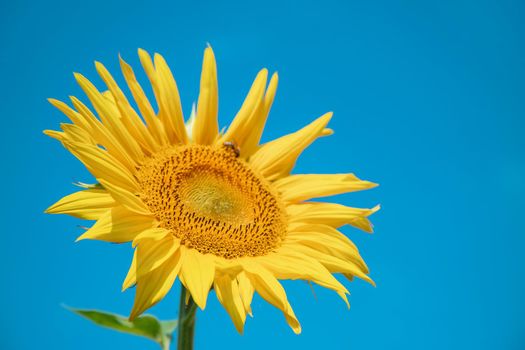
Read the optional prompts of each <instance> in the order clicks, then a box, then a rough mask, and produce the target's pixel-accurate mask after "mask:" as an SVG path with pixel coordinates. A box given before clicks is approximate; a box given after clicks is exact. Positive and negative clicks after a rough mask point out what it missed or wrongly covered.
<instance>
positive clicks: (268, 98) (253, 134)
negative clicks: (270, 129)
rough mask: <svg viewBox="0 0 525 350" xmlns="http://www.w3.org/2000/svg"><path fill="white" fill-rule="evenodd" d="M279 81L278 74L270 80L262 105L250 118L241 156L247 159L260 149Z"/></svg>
mask: <svg viewBox="0 0 525 350" xmlns="http://www.w3.org/2000/svg"><path fill="white" fill-rule="evenodd" d="M278 81H279V78H278V75H277V73H274V74H273V75H272V78H271V79H270V84H269V85H268V90H267V91H266V93H265V95H264V99H263V101H262V104H261V105H260V107H259V108H257V109H256V111H255V113H253V114H252V115H251V116H250V122H249V123H248V124H249V125H250V128H249V130H248V132H247V138H246V141H245V142H244V145H243V147H242V148H241V154H243V155H244V157H246V158H248V157H250V156H251V155H252V154H254V153H255V152H256V151H257V150H258V148H259V142H260V141H261V136H262V133H263V130H264V126H265V124H266V120H267V119H268V114H269V113H270V108H271V107H272V104H273V100H274V97H275V93H276V92H277V84H278Z"/></svg>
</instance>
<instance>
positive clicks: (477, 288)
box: [0, 0, 525, 350]
mask: <svg viewBox="0 0 525 350" xmlns="http://www.w3.org/2000/svg"><path fill="white" fill-rule="evenodd" d="M524 15H525V6H524V5H523V3H522V2H519V1H510V0H503V1H483V0H482V1H436V2H433V1H425V2H421V1H408V0H407V1H386V0H385V1H380V0H377V1H366V2H364V1H353V0H352V1H339V2H338V1H331V0H327V1H322V2H321V1H318V2H311V1H300V2H299V1H297V2H284V1H273V0H269V1H265V2H257V3H255V2H253V3H248V2H245V1H238V2H218V1H200V2H198V3H196V4H191V2H189V1H187V2H178V1H169V2H168V1H167V2H156V3H154V4H153V3H150V2H146V1H141V2H139V1H128V2H111V3H110V2H103V1H97V0H95V1H89V2H86V3H83V4H74V3H71V2H59V1H46V2H42V3H34V2H29V1H16V2H6V1H3V2H2V3H1V4H0V43H1V47H2V49H1V54H0V63H1V64H0V76H1V81H2V84H0V92H1V96H2V99H1V100H2V102H1V103H0V116H1V118H2V126H3V128H2V129H3V130H4V131H3V133H2V137H1V142H2V148H3V149H4V152H3V159H4V160H3V166H2V172H1V181H2V183H3V201H2V203H1V206H2V221H3V228H2V243H1V244H0V259H1V261H0V273H1V276H2V282H1V283H2V284H1V287H2V288H0V308H1V313H0V329H1V332H2V334H1V337H0V347H1V348H3V349H33V348H35V347H38V348H42V349H93V348H100V349H110V348H126V349H129V350H133V349H155V348H156V345H155V344H153V343H151V344H150V343H149V342H148V341H147V340H143V339H140V338H134V337H130V336H127V335H122V334H118V333H114V332H111V331H108V330H105V329H100V328H97V327H96V326H93V325H91V324H89V323H88V322H87V321H85V320H83V319H80V318H78V317H77V316H74V315H72V314H70V313H68V312H67V311H65V310H64V309H63V308H61V307H60V304H61V303H65V304H68V305H71V306H76V307H85V308H99V309H105V310H110V311H114V312H118V313H121V314H127V313H128V312H129V310H130V308H131V305H132V300H133V291H129V292H126V293H121V292H120V285H121V282H122V279H123V278H124V276H125V274H126V271H127V268H128V264H129V261H130V259H131V255H132V252H131V248H130V247H129V246H128V245H112V244H108V243H101V242H85V241H84V242H81V243H73V241H74V239H75V238H76V236H77V235H78V234H79V233H80V232H81V229H80V228H79V227H78V226H79V225H82V224H83V222H81V221H80V220H76V219H73V218H69V217H65V216H50V215H45V214H43V210H44V209H45V208H46V207H47V206H48V205H50V204H51V203H53V202H54V201H56V200H57V199H58V198H60V197H61V196H63V195H65V194H68V193H70V192H72V191H74V190H75V188H74V187H73V186H72V183H73V182H76V181H85V182H89V181H90V180H91V177H90V175H89V174H88V173H87V172H86V171H85V170H84V169H83V168H82V166H81V165H80V163H78V162H77V161H76V160H75V159H74V158H73V157H72V156H71V155H69V154H68V153H67V152H66V151H65V150H64V149H62V147H61V146H60V145H59V144H58V143H57V142H55V141H53V140H51V139H49V138H47V137H45V136H44V135H43V134H42V130H43V129H47V128H58V126H59V123H61V122H65V121H66V117H65V116H63V115H61V114H60V113H59V112H58V111H56V110H54V109H53V108H52V107H51V106H50V105H49V104H48V103H47V102H46V98H47V97H55V98H58V99H67V96H68V95H76V96H79V97H81V98H83V99H85V98H84V96H83V94H82V93H81V91H80V89H79V88H78V87H77V86H76V85H75V82H74V79H73V76H72V72H74V71H77V72H81V73H83V74H84V75H86V76H87V77H88V78H92V79H93V81H94V82H95V83H96V84H97V85H98V86H101V85H100V83H101V82H100V80H99V79H98V78H97V76H96V72H95V69H94V65H93V62H94V60H99V61H101V62H103V63H104V64H105V65H106V66H107V67H108V68H109V69H110V71H113V72H114V73H115V75H117V77H118V79H119V81H120V82H122V77H121V76H120V74H117V72H118V58H117V57H118V54H119V53H120V54H121V55H122V56H123V57H124V58H125V59H126V60H127V61H128V62H129V63H131V64H133V65H134V66H137V65H138V57H137V54H136V50H137V48H139V47H142V48H144V49H147V50H149V51H151V52H159V53H162V54H163V55H164V56H165V58H166V59H167V61H168V63H169V64H170V65H171V67H172V69H173V71H174V74H175V76H176V78H177V81H178V84H179V89H180V91H181V96H182V100H183V104H184V110H185V113H186V114H187V115H188V114H189V112H190V110H191V103H192V102H193V101H194V100H195V99H196V97H197V93H198V79H199V70H200V66H201V58H202V52H203V49H204V47H205V46H206V43H208V42H209V43H211V45H212V46H213V48H214V51H215V54H216V57H217V61H218V69H219V80H220V82H219V88H220V107H219V109H220V110H219V114H220V120H221V124H222V125H226V124H227V123H228V122H229V121H230V120H231V117H232V116H233V115H234V113H235V111H236V109H237V108H238V107H239V106H240V104H241V102H242V99H243V97H244V94H245V93H246V91H247V89H248V87H249V85H250V84H251V81H252V79H253V78H254V76H255V74H256V72H257V71H258V70H259V69H260V68H262V67H267V68H269V69H270V70H271V71H278V72H279V75H280V86H279V90H278V95H277V98H276V101H275V105H274V108H273V110H272V113H271V116H270V119H269V122H268V126H267V130H266V134H265V136H264V137H265V140H269V139H271V138H274V137H277V136H280V135H282V134H284V133H287V132H290V131H294V130H296V129H297V128H299V127H301V126H303V125H304V124H306V123H307V122H309V121H311V120H313V118H315V117H317V116H319V115H321V114H322V113H324V112H326V111H329V110H333V111H334V113H335V114H334V119H333V121H332V123H331V127H332V128H333V129H335V134H334V135H333V136H331V137H329V138H323V139H322V140H319V141H318V142H317V143H315V144H314V146H312V147H311V148H310V149H309V150H307V151H306V152H305V153H304V155H303V157H302V158H301V159H300V161H299V163H298V165H297V168H296V172H297V173H305V172H318V173H328V172H349V171H350V172H355V173H356V174H357V175H358V176H360V177H362V178H365V179H369V180H373V181H375V182H379V183H380V184H381V186H380V187H379V188H377V189H374V190H372V191H368V192H364V193H358V194H351V195H344V196H339V197H338V198H336V199H337V201H339V202H341V203H344V204H347V205H355V206H372V205H375V204H377V203H380V204H381V205H382V207H383V209H382V210H381V211H380V212H379V213H377V214H376V215H375V217H374V218H373V220H374V223H375V227H376V232H375V233H374V234H373V235H367V234H365V233H362V232H358V231H357V230H354V229H350V228H345V229H344V232H345V233H346V234H348V235H349V236H350V237H351V238H352V239H353V240H354V241H355V242H356V243H357V244H358V245H359V247H360V249H361V252H362V254H363V256H364V257H365V259H366V261H367V262H368V264H369V266H370V268H371V272H372V277H373V278H374V279H375V280H376V282H377V284H378V286H377V288H373V287H371V286H369V285H367V284H365V283H363V282H360V281H357V282H354V283H351V284H349V285H348V288H349V289H350V291H351V293H352V295H351V297H350V302H351V304H352V308H351V310H350V311H348V310H347V309H346V307H345V306H344V304H343V303H342V302H341V301H340V300H339V299H338V297H337V296H336V295H334V294H333V293H330V292H327V291H324V290H323V289H321V288H315V295H316V296H315V297H314V296H313V295H312V293H311V290H310V288H309V287H308V285H306V284H305V283H302V282H286V283H285V286H286V287H287V290H288V293H289V299H290V300H291V302H292V304H293V306H294V309H295V311H296V314H297V316H298V317H299V319H300V320H301V322H302V325H303V334H302V335H300V336H296V335H294V334H293V333H292V331H291V330H290V329H288V327H287V326H286V324H285V322H284V319H283V317H282V315H281V314H280V313H279V312H277V311H276V310H275V309H274V308H273V307H271V306H269V305H267V304H265V303H264V302H263V301H262V300H261V299H260V298H256V299H255V301H254V316H255V317H254V318H253V319H249V320H248V321H247V324H246V332H245V334H244V335H243V336H239V335H238V334H237V333H236V332H235V330H234V327H233V325H232V324H231V322H230V320H229V319H228V317H227V315H226V312H225V311H224V310H223V309H222V308H221V307H220V306H219V304H218V302H217V301H216V298H215V296H214V295H213V294H212V295H210V299H209V300H210V302H209V305H208V307H207V309H206V310H205V312H199V314H198V324H197V340H196V346H197V349H210V348H212V347H213V348H219V349H221V348H241V347H244V348H247V347H249V348H250V349H267V348H273V349H285V348H290V347H293V348H305V349H310V348H320V347H323V348H325V349H392V348H404V349H421V348H425V349H456V348H475V349H522V348H523V346H524V345H525V332H524V331H525V329H524V324H525V300H524V299H523V295H525V282H524V279H523V275H524V272H525V255H524V254H523V250H524V248H525V224H524V221H523V220H522V215H523V214H522V208H523V202H522V199H523V197H524V195H525V182H524V178H525V157H524V154H523V153H524V150H525V147H524V146H525V138H524V137H523V130H524V126H525V122H524V115H525V65H523V56H524V53H525V52H524V46H523V43H524V42H525V40H524V39H525V24H524V22H523V16H524ZM137 70H138V69H137ZM139 78H140V79H143V78H144V76H143V75H140V76H139ZM178 292H179V291H178V288H176V289H175V290H174V291H173V292H172V293H171V294H169V295H168V297H167V298H166V299H165V300H164V301H163V302H162V303H161V304H159V305H158V306H156V307H155V308H153V309H152V310H151V312H152V313H154V314H155V315H158V316H160V317H162V318H173V317H176V315H177V307H178V306H177V305H178Z"/></svg>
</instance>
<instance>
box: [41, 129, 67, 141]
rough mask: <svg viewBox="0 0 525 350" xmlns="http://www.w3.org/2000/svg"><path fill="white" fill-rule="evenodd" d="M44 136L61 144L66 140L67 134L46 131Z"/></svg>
mask: <svg viewBox="0 0 525 350" xmlns="http://www.w3.org/2000/svg"><path fill="white" fill-rule="evenodd" d="M44 134H45V135H47V136H49V137H52V138H54V139H55V140H58V141H60V142H63V141H64V140H65V138H66V136H65V134H64V133H63V132H62V131H56V130H44Z"/></svg>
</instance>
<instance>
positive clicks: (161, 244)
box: [136, 235, 180, 278]
mask: <svg viewBox="0 0 525 350" xmlns="http://www.w3.org/2000/svg"><path fill="white" fill-rule="evenodd" d="M179 245H180V244H179V240H176V239H174V238H173V236H171V235H167V236H165V237H164V238H162V239H160V240H154V239H142V240H140V242H139V243H138V245H137V248H136V250H137V276H138V277H139V278H140V277H141V276H143V275H145V274H147V273H149V272H151V271H153V270H155V269H156V268H158V267H159V266H160V265H162V264H163V263H164V262H165V261H166V260H168V259H169V258H170V257H171V256H172V255H173V254H175V252H176V251H177V250H178V249H179Z"/></svg>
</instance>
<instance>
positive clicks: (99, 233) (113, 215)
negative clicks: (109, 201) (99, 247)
mask: <svg viewBox="0 0 525 350" xmlns="http://www.w3.org/2000/svg"><path fill="white" fill-rule="evenodd" d="M156 225H157V222H156V221H155V220H154V219H153V218H150V217H147V216H141V215H137V214H135V213H133V212H130V211H129V210H127V209H124V208H123V207H113V208H111V209H110V210H109V211H108V212H106V213H105V214H104V215H102V216H101V217H100V218H99V219H98V221H97V222H96V223H95V224H94V225H93V227H91V228H90V229H89V230H87V231H86V232H85V233H84V234H83V235H81V236H80V237H78V238H77V241H80V240H83V239H96V240H100V241H107V242H113V243H124V242H131V241H132V240H133V239H134V238H135V237H136V236H137V235H138V234H139V233H141V232H142V231H144V230H147V229H149V228H152V227H155V226H156Z"/></svg>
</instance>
